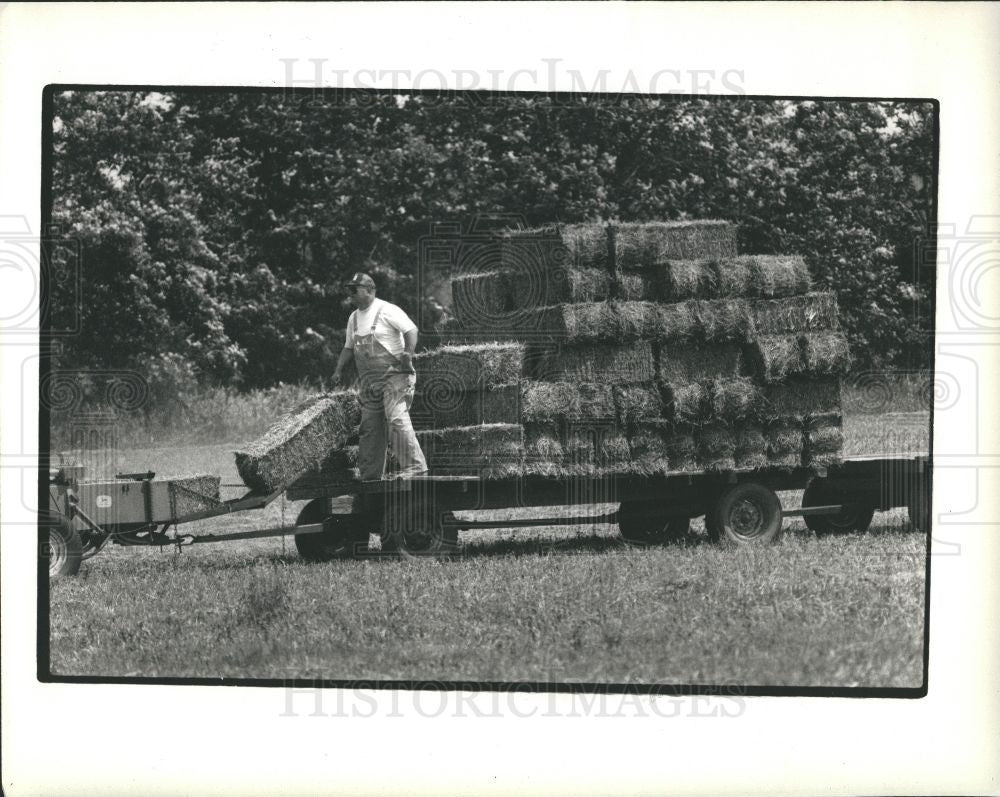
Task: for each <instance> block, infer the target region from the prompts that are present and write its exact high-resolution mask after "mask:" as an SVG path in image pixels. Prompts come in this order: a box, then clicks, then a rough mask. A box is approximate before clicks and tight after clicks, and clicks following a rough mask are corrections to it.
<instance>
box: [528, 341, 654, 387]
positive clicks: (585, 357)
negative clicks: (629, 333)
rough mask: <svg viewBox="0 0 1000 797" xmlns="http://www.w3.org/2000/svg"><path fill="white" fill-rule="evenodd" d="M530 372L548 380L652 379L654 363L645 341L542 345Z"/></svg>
mask: <svg viewBox="0 0 1000 797" xmlns="http://www.w3.org/2000/svg"><path fill="white" fill-rule="evenodd" d="M533 360H534V363H533V365H534V376H535V377H536V378H537V379H539V380H547V381H552V382H575V383H581V382H591V383H599V384H600V383H603V384H609V385H613V384H636V383H639V382H652V381H653V380H654V379H655V377H656V363H655V360H654V358H653V349H652V346H651V345H650V344H649V343H648V342H646V341H636V342H635V343H629V344H625V345H617V346H616V345H587V346H573V347H546V348H543V349H540V350H538V351H537V352H536V353H535V355H534V356H533Z"/></svg>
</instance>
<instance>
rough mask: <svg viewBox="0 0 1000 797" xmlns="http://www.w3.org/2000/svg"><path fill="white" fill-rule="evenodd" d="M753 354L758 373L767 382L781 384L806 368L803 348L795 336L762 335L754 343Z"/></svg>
mask: <svg viewBox="0 0 1000 797" xmlns="http://www.w3.org/2000/svg"><path fill="white" fill-rule="evenodd" d="M751 353H752V359H753V361H754V364H755V366H756V369H757V373H758V374H759V375H760V377H761V378H762V379H763V380H764V381H765V382H780V381H781V380H783V379H785V378H787V377H788V376H789V375H791V374H796V373H800V372H801V371H802V370H803V367H804V363H803V358H802V347H801V345H800V343H799V339H798V337H797V336H795V335H761V336H760V337H758V338H757V339H756V340H755V341H754V343H753V345H752V347H751Z"/></svg>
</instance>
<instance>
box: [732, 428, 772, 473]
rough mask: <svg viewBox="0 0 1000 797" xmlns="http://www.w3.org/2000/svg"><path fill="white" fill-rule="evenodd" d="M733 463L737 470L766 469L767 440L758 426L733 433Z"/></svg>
mask: <svg viewBox="0 0 1000 797" xmlns="http://www.w3.org/2000/svg"><path fill="white" fill-rule="evenodd" d="M733 461H734V462H735V464H736V467H737V469H739V470H755V469H757V468H764V467H767V464H768V460H767V439H766V438H765V437H764V431H763V429H761V428H760V427H759V426H745V427H743V428H742V429H737V430H736V432H735V448H734V451H733Z"/></svg>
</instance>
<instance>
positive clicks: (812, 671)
mask: <svg viewBox="0 0 1000 797" xmlns="http://www.w3.org/2000/svg"><path fill="white" fill-rule="evenodd" d="M927 433H928V416H927V414H926V413H914V412H905V413H888V414H885V415H864V414H859V415H856V416H853V417H849V418H848V419H847V420H846V421H845V435H846V438H847V446H848V453H852V454H863V453H872V454H880V453H887V452H891V451H897V452H900V453H904V452H915V451H919V450H926V448H927ZM236 442H238V441H234V442H233V443H230V444H211V445H193V444H187V445H184V446H175V447H162V448H143V449H141V450H138V449H137V450H124V451H121V452H119V456H117V457H116V459H115V461H114V462H107V463H103V466H104V467H105V468H109V469H110V468H119V469H126V470H145V469H147V468H152V469H154V470H156V471H157V472H158V474H159V475H162V476H169V475H176V474H180V473H191V472H209V473H212V472H214V473H221V474H222V476H223V483H224V484H230V485H234V486H232V487H230V488H228V489H229V493H228V494H226V497H229V496H232V495H237V494H239V493H240V492H241V491H242V489H244V488H241V487H239V486H236V485H237V484H238V482H239V480H238V478H237V477H236V473H235V467H234V464H233V458H232V450H233V448H234V447H235V445H236ZM92 464H94V465H95V466H98V467H99V466H101V464H102V463H99V462H95V463H92ZM782 498H783V500H784V501H787V502H788V503H789V504H794V503H795V502H796V501H797V500H798V496H797V495H796V494H787V495H783V496H782ZM301 507H302V504H300V503H293V502H283V501H277V502H275V503H274V504H272V505H271V506H270V507H268V508H267V509H265V510H261V511H258V512H253V513H244V514H241V515H234V516H230V517H224V518H218V519H213V520H211V521H203V522H201V523H197V524H191V527H190V528H189V529H188V530H189V531H191V532H193V533H199V532H202V533H204V532H209V531H212V532H222V531H237V530H248V529H251V528H267V527H271V526H274V525H277V524H279V523H284V524H292V523H294V520H295V517H296V515H297V513H298V511H299V510H300V509H301ZM605 508H606V509H613V508H614V506H608V507H605ZM538 511H539V510H538V509H511V510H503V512H504V513H505V514H501V515H500V516H501V517H514V516H518V515H525V514H532V513H536V514H537V513H538ZM550 511H552V512H553V513H554V514H564V513H567V512H572V511H579V512H581V513H583V514H590V513H592V512H593V511H594V507H573V508H562V509H557V510H550ZM493 514H495V513H493ZM695 530H696V531H700V522H699V521H695ZM462 541H463V543H464V544H465V550H466V555H465V556H464V557H462V558H461V559H460V560H457V561H453V562H446V563H437V562H421V563H416V564H412V563H406V562H398V561H383V560H381V559H370V560H360V561H340V562H333V563H329V564H321V565H317V564H308V563H305V562H303V561H301V560H300V559H299V558H298V556H297V554H296V553H295V550H294V544H293V542H292V540H291V538H279V539H267V540H260V541H247V542H240V543H224V544H219V545H204V546H194V547H192V548H187V549H185V550H184V551H183V552H182V553H180V554H178V553H176V552H175V550H174V549H172V548H164V549H163V550H162V551H161V550H159V549H155V548H154V549H136V548H120V547H113V546H109V548H108V549H106V551H105V552H103V553H102V554H101V555H99V556H98V557H96V558H95V559H92V560H90V561H88V562H86V563H84V566H83V570H82V573H81V575H80V577H78V578H75V579H67V580H64V581H60V582H57V583H55V584H53V588H52V591H51V611H50V618H51V640H50V643H51V644H50V649H51V666H52V671H53V673H55V674H67V675H106V676H159V677H164V676H187V677H214V676H231V677H263V678H291V677H298V678H330V679H348V680H353V679H407V680H416V681H437V680H474V681H523V680H528V681H551V682H565V681H587V682H592V681H595V682H613V683H625V682H641V683H678V684H688V683H731V684H742V685H748V686H765V685H767V686H771V685H783V686H867V687H890V686H897V687H914V686H919V685H920V683H921V679H922V646H923V617H924V577H925V538H924V536H923V535H919V534H913V533H910V532H909V528H908V522H907V519H906V513H905V510H896V511H893V512H888V513H877V514H876V516H875V521H874V522H873V524H872V528H871V529H870V530H869V532H868V533H866V534H861V535H849V536H845V537H837V538H816V537H815V536H814V535H812V534H811V533H810V532H808V531H807V530H806V529H805V527H804V525H803V524H802V522H801V521H798V520H795V521H793V520H788V521H786V534H785V536H784V538H783V540H782V541H781V542H780V543H779V544H777V545H775V546H771V547H768V548H763V549H750V550H737V551H731V550H724V549H719V548H717V547H715V546H713V545H711V544H709V543H707V542H705V541H703V537H702V536H699V537H697V538H696V539H694V540H692V541H691V542H689V543H686V544H683V545H670V546H663V547H657V548H650V549H645V550H639V549H633V548H630V547H628V546H626V545H625V544H623V543H622V542H621V541H620V539H619V538H618V536H617V530H616V529H615V528H614V527H612V526H579V527H549V528H540V529H530V530H519V531H514V530H498V531H488V532H486V531H481V532H466V533H464V534H463V537H462Z"/></svg>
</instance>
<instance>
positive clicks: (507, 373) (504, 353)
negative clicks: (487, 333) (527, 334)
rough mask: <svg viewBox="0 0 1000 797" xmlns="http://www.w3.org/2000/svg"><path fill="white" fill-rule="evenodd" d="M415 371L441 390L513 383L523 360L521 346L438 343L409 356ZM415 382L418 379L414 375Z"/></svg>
mask: <svg viewBox="0 0 1000 797" xmlns="http://www.w3.org/2000/svg"><path fill="white" fill-rule="evenodd" d="M413 360H414V362H413V365H414V368H416V370H417V374H418V375H420V377H421V378H422V379H423V380H424V383H425V387H424V389H425V391H428V390H430V389H431V388H430V387H428V383H433V384H434V385H435V387H434V390H435V391H437V392H438V393H439V394H442V395H443V394H444V393H445V391H451V392H453V393H465V392H467V391H470V390H476V389H479V388H483V387H485V388H491V387H498V386H501V385H511V384H515V383H517V382H518V381H519V380H520V378H521V373H522V370H523V363H524V346H523V345H522V344H519V343H479V344H469V345H464V346H440V347H438V348H436V349H431V350H430V351H425V352H421V353H420V354H418V355H417V356H416V357H414V358H413ZM418 381H419V378H418Z"/></svg>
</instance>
